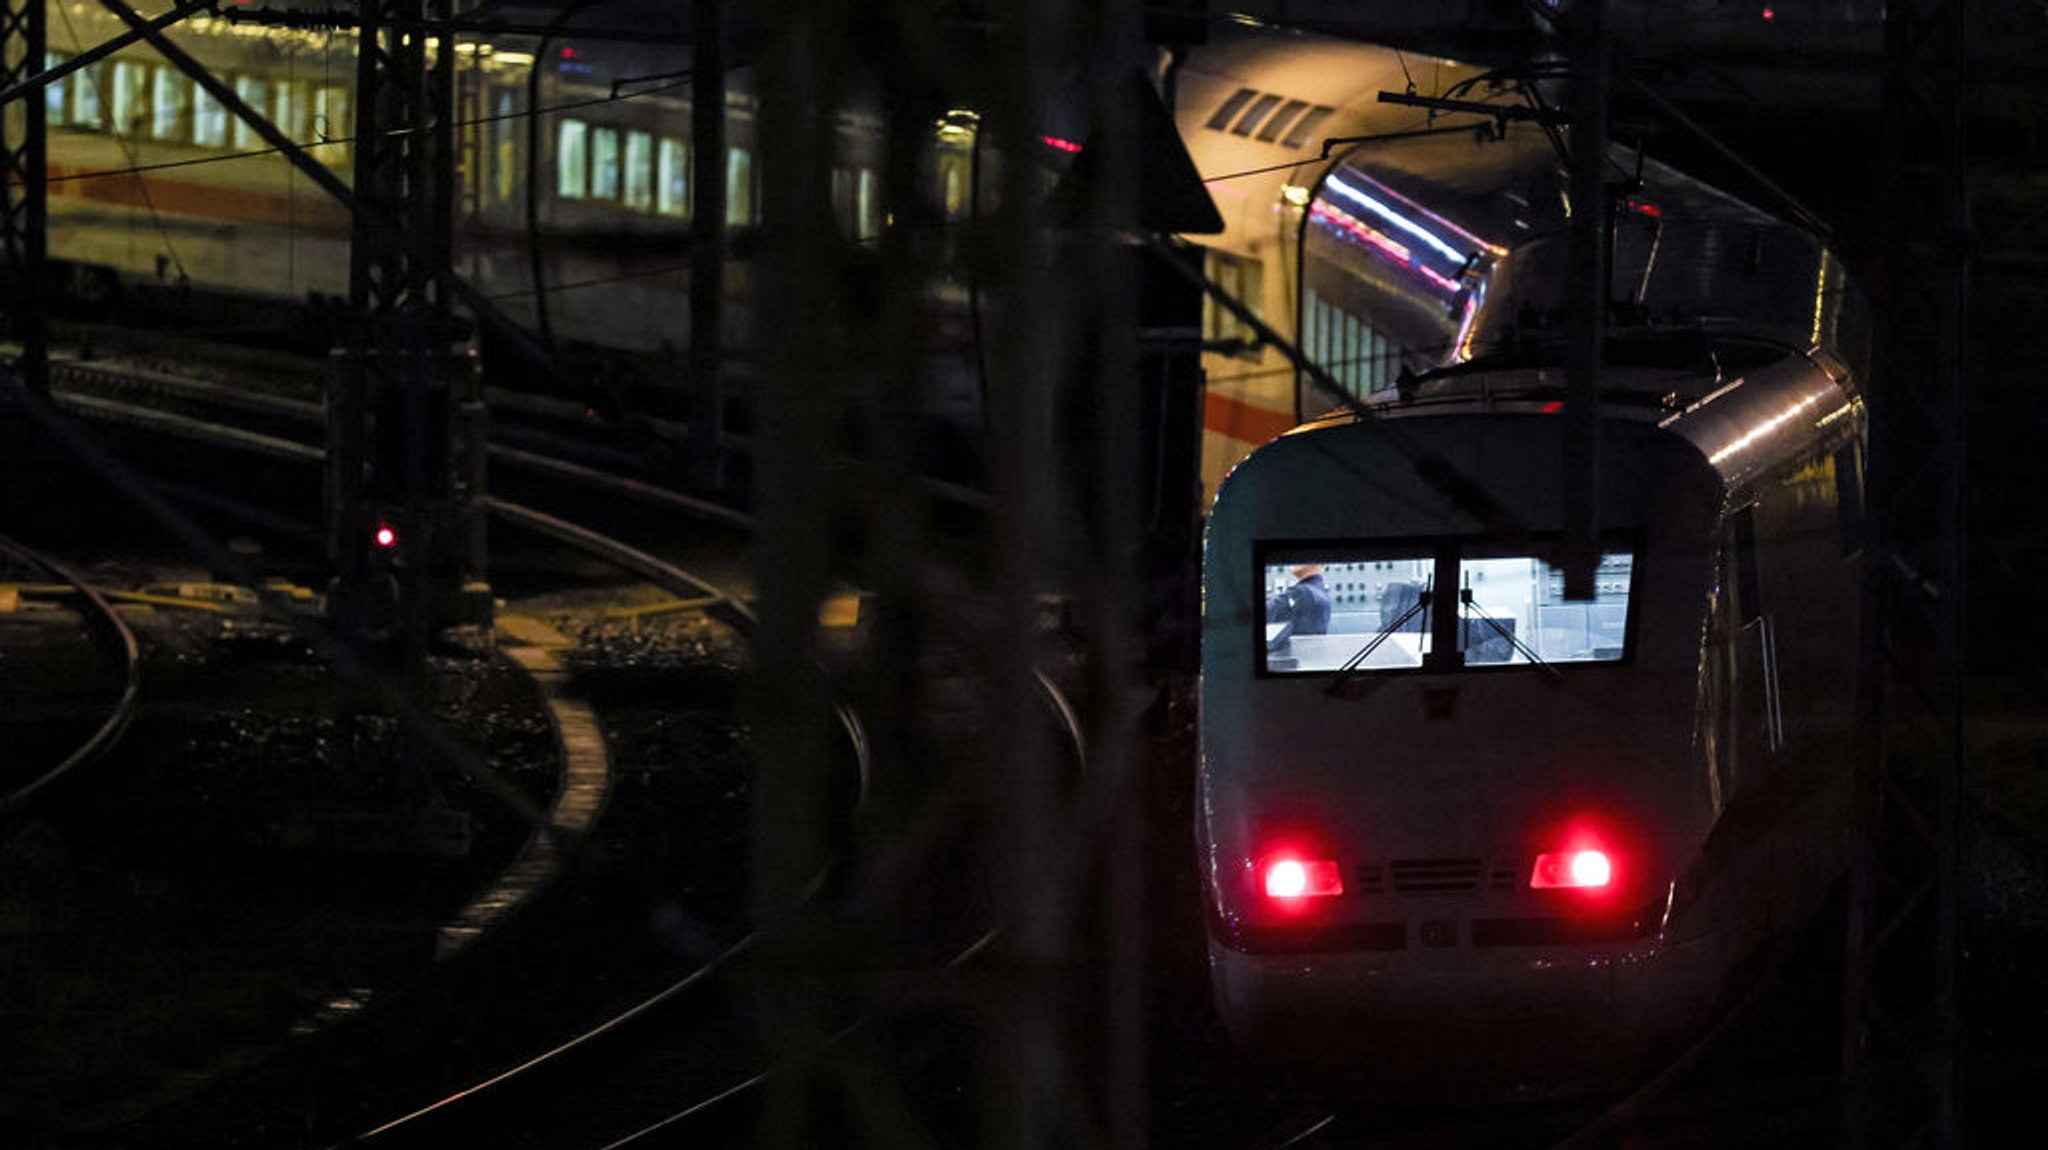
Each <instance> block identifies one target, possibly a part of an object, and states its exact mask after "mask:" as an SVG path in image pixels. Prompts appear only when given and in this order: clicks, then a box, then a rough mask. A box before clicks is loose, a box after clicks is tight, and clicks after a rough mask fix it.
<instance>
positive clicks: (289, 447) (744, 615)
mask: <svg viewBox="0 0 2048 1150" xmlns="http://www.w3.org/2000/svg"><path fill="white" fill-rule="evenodd" d="M67 402H70V403H72V404H73V405H75V406H80V407H84V408H86V409H87V410H88V411H90V412H91V413H93V414H96V415H99V416H101V417H102V418H115V419H122V418H126V419H130V420H133V419H137V418H143V419H148V421H149V423H150V425H151V427H152V428H153V429H154V430H161V431H167V432H170V433H172V434H177V435H183V436H186V437H196V438H201V439H205V440H208V441H210V442H214V443H216V444H218V445H220V446H225V447H229V448H234V449H239V450H254V451H257V452H259V453H263V454H268V455H272V456H280V457H287V458H293V459H301V460H313V459H318V458H321V457H323V456H324V452H322V451H321V449H319V448H318V447H312V446H307V445H301V444H294V443H288V442H286V441H280V440H276V439H274V438H273V437H267V436H259V435H255V434H254V433H249V432H246V431H242V430H241V429H236V428H231V427H216V426H214V425H209V424H205V423H203V422H202V421H199V420H193V419H190V418H188V417H166V416H163V415H162V414H161V413H151V412H149V411H148V409H135V408H133V407H132V406H131V405H128V404H122V403H119V402H116V401H107V400H99V399H91V398H88V397H76V396H74V397H70V398H68V400H67ZM138 412H139V414H138ZM292 414H300V413H296V412H295V413H292ZM151 415H156V416H157V417H156V418H154V419H150V418H149V416H151ZM491 452H492V455H493V456H495V457H498V458H500V459H502V460H504V461H506V462H511V463H515V464H519V465H523V466H526V467H529V468H534V469H537V470H542V471H545V472H548V473H551V474H554V475H556V476H557V477H560V478H565V479H569V480H572V481H576V482H580V483H584V484H587V485H599V486H604V487H606V488H609V489H611V490H615V491H618V492H620V493H621V494H624V495H627V496H629V497H632V498H635V499H637V500H640V501H642V502H650V503H654V504H656V505H659V506H662V507H663V508H665V509H667V510H670V511H675V512H679V513H683V514H687V515H693V516H697V517H700V518H706V519H710V520H714V521H717V522H720V523H723V524H725V525H727V526H734V527H739V528H742V529H746V530H752V529H754V528H755V527H756V523H755V521H754V520H753V518H752V517H750V516H747V515H746V514H744V513H743V512H738V511H734V510H732V509H730V508H726V507H722V506H719V505H717V504H713V503H709V502H707V501H704V500H699V499H694V498H691V497H689V496H684V495H680V494H678V493H675V492H671V491H667V490H666V489H663V488H660V487H657V486H654V485H651V484H647V483H644V482H641V481H638V480H633V479H628V478H624V477H620V476H616V475H610V474H607V473H604V472H602V471H599V470H596V469H593V468H588V467H584V466H581V465H578V464H573V463H567V462H564V461H561V460H556V459H552V458H549V457H546V456H541V455H537V454H535V453H531V452H526V451H521V450H519V449H516V448H509V447H504V446H494V447H492V449H491ZM486 506H487V509H488V510H489V512H490V513H491V514H493V515H496V516H497V517H499V518H500V519H502V520H504V521H505V522H508V523H512V524H515V525H517V526H520V527H524V528H527V529H529V530H533V531H536V532H538V533H541V534H544V535H547V536H549V537H551V538H554V539H556V540H558V541H560V542H563V543H565V544H567V545H569V546H572V547H577V548H581V549H583V550H585V551H587V552H590V553H592V554H594V555H596V556H597V557H599V558H601V559H604V560H606V561H608V562H612V563H614V564H616V565H618V566H620V567H622V568H624V569H626V570H629V571H632V572H633V573H634V574H636V575H639V576H640V577H642V578H644V579H647V580H648V581H649V582H651V583H654V584H656V585H657V586H661V587H662V588H663V589H665V590H667V591H669V592H670V593H671V594H678V595H683V594H697V595H703V596H708V597H710V598H712V599H714V600H715V601H716V603H715V606H714V607H713V608H712V609H713V610H715V611H719V612H722V613H723V614H725V615H726V616H727V617H728V621H729V622H732V623H733V624H735V625H736V626H738V627H739V628H740V629H741V630H742V631H744V632H748V633H751V632H752V631H753V630H754V629H755V628H756V627H757V626H758V621H757V618H756V616H755V615H754V613H753V611H752V609H751V608H749V607H748V606H747V605H746V604H745V603H744V602H743V601H742V600H740V599H739V597H737V596H736V595H734V594H732V593H731V592H729V591H727V590H726V589H724V588H722V587H719V586H717V585H716V584H713V583H711V582H709V581H707V580H705V579H702V578H701V577H699V576H697V575H694V574H692V573H690V572H688V571H685V570H684V569H682V568H680V567H677V566H675V565H673V564H671V563H668V562H666V561H665V560H662V559H660V558H658V557H656V556H653V555H651V554H649V553H647V552H645V551H642V550H640V549H638V548H635V547H632V546H631V545H629V544H626V543H624V542H622V541H620V540H617V539H613V538H610V537H608V536H605V535H602V534H600V533H598V532H594V531H591V530H589V529H587V528H584V527H581V526H579V525H577V524H573V523H570V522H568V521H566V520H563V519H560V518H558V517H555V516H551V515H548V514H546V513H544V512H540V511H537V510H535V509H533V508H530V507H525V506H522V505H519V504H514V503H509V502H505V501H500V500H487V501H486ZM1032 676H1033V680H1034V681H1035V682H1036V683H1037V684H1038V686H1039V689H1040V697H1041V699H1042V700H1043V701H1044V702H1045V704H1046V705H1047V707H1048V708H1049V709H1050V711H1051V713H1052V716H1053V718H1054V719H1055V720H1056V721H1057V723H1058V724H1059V726H1060V728H1061V730H1062V732H1063V733H1064V735H1065V736H1066V738H1067V740H1068V743H1069V746H1070V747H1071V749H1072V752H1073V754H1074V756H1075V762H1076V765H1077V767H1078V768H1079V769H1083V770H1085V769H1086V765H1087V744H1086V736H1085V732H1084V731H1083V729H1082V725H1081V720H1080V717H1079V715H1078V714H1077V712H1076V711H1075V709H1074V707H1073V705H1072V704H1071V703H1070V702H1069V701H1068V699H1067V698H1066V695H1065V693H1064V692H1063V691H1061V690H1060V688H1059V687H1058V685H1057V684H1055V683H1054V682H1053V681H1052V679H1051V678H1050V677H1049V676H1047V675H1046V674H1045V673H1044V672H1043V671H1042V670H1037V669H1034V670H1033V672H1032ZM835 711H836V715H837V718H838V720H839V722H840V725H841V728H842V730H843V731H844V733H845V734H846V735H847V738H848V740H849V743H850V745H851V747H852V749H853V751H854V754H855V761H856V765H857V768H858V771H859V776H860V777H859V790H858V793H857V795H856V800H855V803H856V809H858V807H859V805H860V804H861V803H862V802H863V801H864V800H865V797H866V794H867V791H868V787H869V782H870V771H871V763H870V747H869V742H868V739H867V736H866V731H865V728H864V727H863V726H862V724H861V723H860V720H859V717H858V716H857V715H856V714H855V713H854V712H853V711H852V709H851V707H850V706H848V705H847V704H845V703H843V702H842V703H838V704H835ZM829 873H830V864H828V866H827V868H826V869H825V870H824V871H822V872H821V873H820V874H818V875H817V876H816V877H814V879H813V880H812V883H811V884H810V886H809V887H808V888H807V889H806V892H805V898H804V900H803V902H802V903H801V904H800V906H801V905H808V903H809V902H810V901H811V900H812V899H813V898H814V897H815V895H816V893H817V892H818V891H820V890H822V889H823V887H824V884H825V882H826V879H827V878H828V876H829ZM763 929H764V928H760V927H757V928H756V929H755V930H754V931H752V932H750V933H749V934H748V935H746V936H745V937H743V938H741V939H740V940H738V941H737V942H735V943H734V944H733V945H732V946H730V947H728V948H727V949H726V950H724V951H722V952H721V953H719V954H718V955H716V956H714V957H713V958H711V959H709V960H707V961H706V962H705V963H704V964H703V965H701V966H700V967H699V968H697V969H696V970H694V971H692V972H691V973H689V974H687V975H685V976H684V977H682V978H680V979H678V980H677V981H675V982H674V983H672V984H670V985H669V986H668V987H665V988H663V989H662V990H660V991H658V992H656V993H655V994H653V995H651V996H649V997H648V998H646V999H643V1000H641V1001H640V1002H638V1003H636V1004H634V1005H633V1006H631V1007H628V1008H627V1009H625V1010H622V1011H620V1012H619V1013H617V1014H615V1015H613V1016H612V1017H611V1018H608V1019H606V1020H605V1021H604V1022H601V1023H599V1024H598V1025H596V1026H594V1027H592V1028H590V1029H588V1030H585V1031H583V1032H582V1033H580V1034H577V1035H575V1036H573V1037H571V1038H569V1039H568V1040H566V1041H564V1042H562V1043H560V1044H558V1045H556V1046H555V1047H553V1048H551V1049H549V1050H547V1051H544V1052H542V1053H541V1054H539V1055H536V1056H534V1057H532V1058H529V1059H527V1060H526V1061H524V1062H521V1063H519V1064H518V1065H516V1066H513V1067H510V1068H508V1069H506V1070H504V1071H501V1072H499V1073H497V1074H495V1075H492V1076H491V1077H489V1078H486V1079H484V1080H482V1081H480V1082H477V1083H475V1084H473V1085H471V1086H469V1087H466V1088H464V1089H462V1090H459V1091H457V1092H455V1093H453V1094H450V1095H448V1096H447V1097H445V1098H442V1099H440V1100H439V1101H436V1102H434V1103H431V1104H429V1105H427V1106H424V1107H421V1108H419V1109H417V1110H414V1111H411V1112H409V1113H407V1114H404V1115H401V1116H399V1117H397V1118H394V1119H391V1120H389V1121H387V1122H384V1123H382V1124H380V1125H378V1126H376V1127H374V1128H372V1129H370V1130H367V1131H364V1132H362V1133H360V1134H357V1135H355V1136H353V1137H351V1138H349V1139H347V1140H345V1141H343V1142H341V1143H338V1144H336V1145H338V1146H354V1145H361V1144H364V1143H366V1142H370V1141H373V1140H378V1139H381V1138H383V1137H385V1136H387V1135H391V1134H394V1133H397V1132H400V1131H402V1130H405V1129H407V1128H409V1127H413V1126H415V1125H416V1124H418V1123H420V1122H422V1121H425V1120H427V1119H429V1118H430V1117H432V1116H435V1115H438V1114H441V1113H444V1112H446V1111H448V1110H450V1109H451V1108H453V1107H456V1106H459V1105H460V1104H462V1103H464V1102H466V1101H468V1100H470V1099H473V1098H476V1097H478V1096H480V1095H483V1094H486V1093H490V1092H493V1091H495V1090H496V1089H497V1088H499V1087H501V1086H503V1085H504V1084H506V1083H508V1082H512V1081H516V1080H518V1079H520V1078H522V1077H524V1076H526V1075H528V1074H530V1073H532V1072H533V1071H536V1070H538V1069H540V1068H541V1067H543V1066H548V1065H552V1064H554V1063H556V1062H558V1061H560V1060H561V1059H562V1058H564V1057H566V1056H568V1055H571V1054H573V1053H575V1052H577V1051H579V1050H584V1049H586V1048H588V1047H590V1046H592V1045H593V1044H595V1043H597V1042H598V1041H599V1040H601V1039H603V1038H604V1037H606V1036H608V1035H611V1034H614V1033H616V1032H618V1031H619V1030H621V1029H622V1028H624V1027H626V1026H628V1025H629V1024H630V1023H632V1022H634V1021H635V1020H637V1019H640V1018H643V1017H645V1016H647V1015H648V1014H650V1013H651V1012H653V1011H655V1010H657V1009H659V1008H660V1007H662V1006H664V1005H667V1004H669V1003H672V1002H673V1001H675V1000H676V999H677V998H678V997H680V996H681V995H682V994H683V993H684V992H686V991H688V990H689V989H690V988H692V987H695V986H698V985H701V984H702V983H704V982H705V981H707V980H708V979H710V978H712V977H713V976H715V975H717V974H718V973H720V972H721V971H722V970H724V969H725V968H726V967H727V966H729V965H731V964H732V963H734V962H735V961H737V960H738V959H739V958H741V957H743V956H744V955H745V954H746V953H747V952H748V951H749V950H751V949H752V948H753V947H754V946H755V945H756V943H757V941H758V940H759V939H760V937H761V935H762V930H763ZM1000 933H1001V932H1000V928H998V929H994V930H990V931H988V932H985V933H984V934H982V935H981V936H980V937H978V938H977V939H975V940H974V941H973V942H972V943H971V944H969V945H968V946H966V947H964V948H962V949H961V950H960V951H959V952H958V953H957V954H955V955H954V956H953V958H952V959H950V960H949V961H948V962H947V963H946V965H945V969H947V970H954V969H957V968H958V967H960V966H962V965H964V964H966V963H968V962H970V961H972V960H973V959H974V957H975V956H977V955H979V954H980V953H982V952H983V951H984V950H986V949H987V948H988V946H989V945H991V944H992V943H993V942H994V941H995V940H996V939H997V938H998V937H999V936H1000ZM868 1021H870V1020H868V1019H859V1020H856V1021H855V1022H853V1023H851V1024H850V1025H848V1026H846V1027H844V1028H842V1029H841V1030H839V1031H837V1032H835V1033H834V1034H833V1035H831V1036H829V1037H828V1038H826V1039H825V1040H824V1041H823V1042H821V1043H820V1044H819V1045H818V1046H816V1047H815V1048H814V1049H811V1050H807V1051H804V1052H801V1053H799V1054H797V1055H795V1056H793V1057H791V1058H790V1059H787V1060H785V1061H784V1062H782V1063H780V1064H778V1065H776V1066H774V1067H770V1068H768V1069H765V1070H762V1071H760V1072H758V1073H756V1074H754V1075H752V1076H750V1077H748V1078H747V1079H744V1080H742V1081H741V1082H739V1083H737V1084H734V1085H732V1086H729V1087H726V1088H724V1089H722V1090H719V1091H718V1092H716V1093H714V1094H712V1095H709V1096H707V1097H705V1098H702V1099H700V1100H699V1101H697V1102H696V1103H694V1104H692V1105H690V1106H688V1107H685V1108H683V1109H682V1110H679V1111H677V1112H675V1113H673V1114H671V1115H669V1116H668V1117H666V1118H664V1119H662V1120H660V1121H659V1122H657V1123H654V1124H652V1125H650V1126H647V1127H645V1128H643V1129H641V1130H639V1131H637V1132H635V1133H632V1134H630V1135H627V1136H626V1137H625V1138H623V1139H621V1140H619V1141H617V1142H615V1143H613V1145H614V1146H626V1145H630V1144H631V1143H633V1142H635V1141H638V1140H639V1139H641V1138H644V1137H646V1136H649V1135H651V1134H654V1133H655V1132H657V1131H660V1130H664V1129H667V1128H668V1127H671V1126H672V1125H674V1124H675V1123H677V1122H681V1121H684V1120H686V1119H688V1118H689V1117H691V1116H693V1115H696V1114H701V1113H703V1112H705V1111H707V1110H709V1109H711V1108H713V1107H715V1106H716V1105H718V1104H719V1103H721V1102H723V1101H726V1100H728V1099H731V1098H735V1097H738V1096H741V1095H743V1094H745V1093H747V1092H749V1091H751V1090H753V1089H755V1088H757V1087H759V1086H760V1085H761V1084H763V1083H765V1082H767V1081H770V1080H772V1079H773V1078H774V1077H775V1076H777V1075H778V1074H781V1073H784V1072H786V1071H788V1070H790V1069H792V1068H794V1067H796V1066H798V1065H801V1064H803V1063H804V1062H805V1061H807V1060H810V1059H812V1058H815V1057H817V1056H819V1055H820V1054H822V1053H824V1052H825V1050H827V1049H829V1048H830V1047H831V1046H832V1045H834V1044H836V1043H837V1042H839V1041H841V1040H842V1039H844V1038H845V1037H846V1036H847V1035H850V1034H852V1033H854V1032H855V1031H857V1030H858V1029H860V1028H861V1027H862V1026H865V1025H867V1023H868Z"/></svg>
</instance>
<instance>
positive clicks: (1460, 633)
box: [1257, 540, 1636, 675]
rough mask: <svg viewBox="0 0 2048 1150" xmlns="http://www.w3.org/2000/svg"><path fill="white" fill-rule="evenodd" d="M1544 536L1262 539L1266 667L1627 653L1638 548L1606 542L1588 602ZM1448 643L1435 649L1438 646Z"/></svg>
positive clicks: (1304, 670)
mask: <svg viewBox="0 0 2048 1150" xmlns="http://www.w3.org/2000/svg"><path fill="white" fill-rule="evenodd" d="M1554 559H1555V555H1554V553H1553V552H1552V551H1551V550H1550V548H1548V547H1546V546H1545V545H1542V544H1538V545H1536V546H1533V547H1529V546H1526V545H1525V546H1524V547H1522V548H1504V547H1502V546H1501V545H1499V544H1493V543H1487V542H1484V541H1479V540H1468V541H1464V542H1454V541H1420V542H1411V543H1404V544H1371V543H1333V544H1321V545H1300V546H1296V545H1291V544H1290V545H1285V546H1277V547H1262V548H1260V549H1259V554H1258V556H1257V562H1258V568H1259V580H1260V594H1261V598H1262V599H1263V601H1264V604H1265V606H1264V609H1263V611H1262V612H1261V614H1260V619H1259V625H1260V626H1261V627H1262V628H1263V630H1264V634H1263V636H1262V639H1263V642H1262V644H1261V648H1260V649H1261V651H1262V652H1263V653H1262V655H1261V662H1260V670H1261V671H1262V672H1263V673H1265V674H1277V675H1286V674H1317V673H1330V672H1339V671H1355V672H1364V673H1370V672H1374V671H1399V670H1412V669H1416V668H1422V667H1425V666H1435V667H1436V669H1439V670H1450V669H1454V668H1457V667H1477V668H1484V667H1489V666H1491V667H1517V666H1519V667H1537V666H1553V665H1556V664H1571V663H1614V662H1620V661H1622V660H1623V659H1625V658H1626V657H1627V654H1628V649H1629V640H1630V634H1631V625H1630V610H1631V608H1630V604H1631V598H1632V592H1633V591H1634V583H1635V567H1636V551H1635V548H1634V546H1633V545H1632V544H1629V543H1626V542H1623V541H1619V540H1617V541H1615V542H1613V543H1611V544H1610V545H1609V546H1608V547H1606V548H1604V549H1603V550H1602V553H1601V555H1600V561H1599V568H1598V573H1597V575H1596V578H1595V586H1596V594H1595V597H1594V598H1593V599H1592V600H1591V601H1567V600H1566V599H1565V597H1564V571H1563V569H1562V568H1561V567H1559V566H1558V565H1557V564H1556V563H1555V562H1553V560H1554ZM1453 641H1455V652H1453V651H1451V650H1446V651H1445V653H1444V656H1443V657H1442V659H1441V660H1439V659H1437V658H1436V657H1435V656H1433V655H1432V652H1431V648H1432V644H1434V643H1442V644H1444V645H1445V646H1446V647H1448V646H1449V645H1450V644H1452V643H1453Z"/></svg>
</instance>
